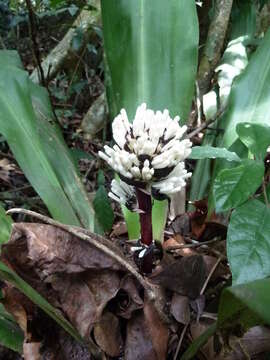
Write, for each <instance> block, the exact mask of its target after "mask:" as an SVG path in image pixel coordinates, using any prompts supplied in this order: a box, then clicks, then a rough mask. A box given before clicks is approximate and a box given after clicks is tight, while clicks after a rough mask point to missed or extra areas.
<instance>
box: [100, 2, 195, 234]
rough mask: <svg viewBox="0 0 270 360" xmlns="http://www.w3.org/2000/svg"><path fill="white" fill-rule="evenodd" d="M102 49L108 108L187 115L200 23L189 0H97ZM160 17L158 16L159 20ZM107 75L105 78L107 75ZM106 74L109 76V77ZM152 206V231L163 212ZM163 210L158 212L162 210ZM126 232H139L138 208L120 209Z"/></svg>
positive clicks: (131, 112)
mask: <svg viewBox="0 0 270 360" xmlns="http://www.w3.org/2000/svg"><path fill="white" fill-rule="evenodd" d="M101 5H102V19H103V34H104V45H105V54H106V60H107V64H108V68H109V70H110V77H108V76H107V85H108V86H107V95H109V101H108V102H109V106H110V113H111V114H114V115H116V113H118V112H119V111H120V109H121V108H125V109H126V110H127V113H128V115H129V118H130V119H132V118H133V117H134V115H135V111H136V108H137V106H138V105H140V104H141V103H142V102H146V103H147V106H148V107H149V108H152V109H154V110H163V109H165V108H166V109H168V110H169V111H170V114H171V116H176V115H180V116H181V122H182V123H184V122H185V121H187V118H188V114H189V112H190V108H191V102H192V96H193V93H194V82H195V76H196V71H197V55H198V40H199V28H198V19H197V13H196V5H195V2H194V1H188V2H187V1H185V0H171V1H170V2H169V3H167V2H165V1H163V0H137V1H126V0H102V1H101ZM160 19H162V21H160ZM108 78H109V79H108ZM108 80H109V81H108ZM162 206H163V209H161V208H160V209H155V208H154V210H153V213H154V214H155V213H158V214H159V215H157V216H158V217H153V228H154V229H153V231H154V233H156V234H157V235H158V234H160V233H161V231H160V224H161V223H164V221H165V220H164V218H161V216H163V215H164V214H165V213H166V211H165V210H166V208H167V204H166V202H163V205H162ZM162 214H163V215H162ZM124 216H125V219H126V223H127V226H128V233H129V236H130V237H131V238H138V237H139V229H140V227H139V217H138V214H134V213H130V212H129V211H128V210H124Z"/></svg>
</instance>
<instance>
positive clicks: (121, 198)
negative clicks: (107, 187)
mask: <svg viewBox="0 0 270 360" xmlns="http://www.w3.org/2000/svg"><path fill="white" fill-rule="evenodd" d="M108 195H109V197H110V198H111V199H113V200H115V201H116V202H118V203H120V204H122V205H125V206H126V207H127V208H128V209H129V210H132V211H134V210H136V209H137V208H138V205H137V198H136V194H135V189H134V187H133V186H131V185H128V184H126V183H125V182H124V181H122V180H120V181H119V182H118V181H116V180H113V181H112V183H111V191H110V192H109V194H108Z"/></svg>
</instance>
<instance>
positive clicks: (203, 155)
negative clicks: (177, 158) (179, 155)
mask: <svg viewBox="0 0 270 360" xmlns="http://www.w3.org/2000/svg"><path fill="white" fill-rule="evenodd" d="M216 158H222V159H225V160H228V161H241V159H240V158H239V156H238V155H236V153H235V152H232V151H228V150H227V149H225V148H217V147H214V146H209V145H205V146H193V148H192V151H191V154H190V155H189V159H216Z"/></svg>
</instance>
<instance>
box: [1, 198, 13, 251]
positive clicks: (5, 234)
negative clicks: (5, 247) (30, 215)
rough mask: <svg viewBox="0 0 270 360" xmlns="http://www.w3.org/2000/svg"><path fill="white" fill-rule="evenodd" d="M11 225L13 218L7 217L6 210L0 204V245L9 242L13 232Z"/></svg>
mask: <svg viewBox="0 0 270 360" xmlns="http://www.w3.org/2000/svg"><path fill="white" fill-rule="evenodd" d="M11 224H12V220H11V217H10V216H8V215H6V212H5V209H4V208H3V207H2V206H1V204H0V245H1V244H4V243H5V242H7V241H8V239H9V235H10V231H11ZM0 252H1V249H0Z"/></svg>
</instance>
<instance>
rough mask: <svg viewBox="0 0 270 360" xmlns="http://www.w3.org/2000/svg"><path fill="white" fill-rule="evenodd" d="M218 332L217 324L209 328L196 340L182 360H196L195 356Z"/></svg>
mask: <svg viewBox="0 0 270 360" xmlns="http://www.w3.org/2000/svg"><path fill="white" fill-rule="evenodd" d="M216 330H217V324H216V323H214V324H212V325H211V326H209V328H208V329H207V330H206V331H205V332H204V333H203V334H201V335H200V336H199V337H198V338H197V339H195V340H194V341H193V342H192V343H191V345H190V346H189V347H188V349H187V350H186V351H185V353H184V354H183V355H182V356H181V358H180V360H191V359H194V356H195V355H196V354H197V352H198V351H199V350H200V348H201V347H202V346H204V345H205V344H206V343H207V341H208V340H209V339H210V337H211V336H213V335H214V334H215V332H216Z"/></svg>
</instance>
